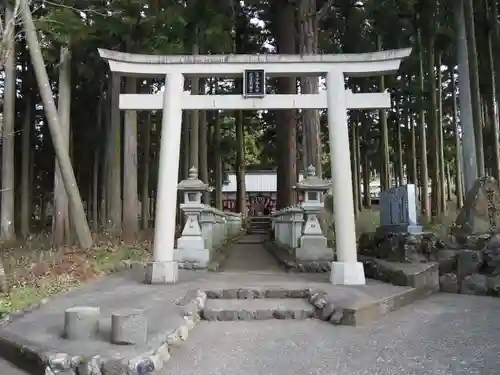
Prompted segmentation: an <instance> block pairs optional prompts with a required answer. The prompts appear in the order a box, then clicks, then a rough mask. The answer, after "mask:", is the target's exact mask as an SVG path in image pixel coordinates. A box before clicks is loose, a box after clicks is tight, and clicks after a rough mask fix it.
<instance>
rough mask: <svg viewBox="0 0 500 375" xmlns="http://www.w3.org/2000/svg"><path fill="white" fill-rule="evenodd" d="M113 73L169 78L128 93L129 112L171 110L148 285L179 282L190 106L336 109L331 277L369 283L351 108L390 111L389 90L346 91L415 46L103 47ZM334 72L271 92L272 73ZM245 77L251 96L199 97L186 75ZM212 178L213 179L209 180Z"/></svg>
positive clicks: (390, 69) (125, 106)
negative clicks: (314, 51)
mask: <svg viewBox="0 0 500 375" xmlns="http://www.w3.org/2000/svg"><path fill="white" fill-rule="evenodd" d="M99 53H100V55H101V57H102V58H104V59H105V60H107V61H108V63H109V67H110V69H111V70H112V71H113V72H116V73H118V74H122V75H135V76H165V80H166V83H165V91H164V92H160V93H158V94H120V100H119V103H120V109H122V110H160V109H161V110H163V117H162V130H161V143H160V163H159V171H158V189H157V198H156V202H157V203H156V204H157V208H156V218H155V219H156V224H155V235H154V244H153V261H152V262H150V263H149V264H148V266H147V269H146V282H148V283H175V282H176V281H177V278H178V267H177V262H176V261H175V260H174V246H175V215H176V206H177V176H178V171H179V151H180V144H181V123H182V110H186V109H205V110H213V109H253V110H256V109H292V108H293V109H324V108H327V109H328V130H329V141H330V157H331V168H332V188H333V189H332V190H333V199H334V206H335V210H334V211H335V213H334V220H335V232H336V244H335V246H336V254H337V261H336V262H333V263H332V269H331V276H330V280H331V282H332V283H333V284H339V285H362V284H365V275H364V270H363V264H362V263H360V262H358V261H357V253H356V232H355V219H354V205H353V195H352V178H351V161H350V160H351V158H350V152H349V133H348V127H347V110H348V109H380V108H390V106H391V100H390V94H388V93H356V94H353V93H352V92H350V91H348V90H346V89H345V81H344V78H345V76H374V75H382V74H389V73H395V72H396V71H397V70H398V69H399V66H400V64H401V60H402V59H403V58H405V57H408V56H409V55H410V53H411V49H410V48H407V49H399V50H390V51H382V52H375V53H361V54H345V55H307V56H300V55H271V54H270V55H171V56H156V55H140V54H129V53H122V52H116V51H110V50H104V49H99ZM311 75H317V76H320V75H322V76H326V85H327V90H326V92H325V91H323V92H320V93H319V94H307V95H295V94H294V95H276V94H273V95H266V93H265V86H266V84H265V77H266V76H268V77H269V76H271V77H276V76H311ZM193 76H199V77H209V76H222V77H228V76H236V77H244V93H243V94H244V95H191V94H190V93H189V92H187V91H184V78H185V77H193ZM205 182H206V181H205Z"/></svg>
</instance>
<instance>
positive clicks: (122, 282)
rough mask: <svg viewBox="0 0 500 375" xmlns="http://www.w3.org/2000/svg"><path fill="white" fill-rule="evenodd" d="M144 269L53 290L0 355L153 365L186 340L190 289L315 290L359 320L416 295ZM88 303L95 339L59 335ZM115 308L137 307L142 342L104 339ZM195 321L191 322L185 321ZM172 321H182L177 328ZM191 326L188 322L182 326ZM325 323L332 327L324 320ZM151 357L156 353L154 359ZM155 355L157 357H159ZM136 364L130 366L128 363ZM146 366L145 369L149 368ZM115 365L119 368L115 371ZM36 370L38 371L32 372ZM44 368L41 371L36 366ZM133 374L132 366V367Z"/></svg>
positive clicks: (4, 336) (281, 278)
mask: <svg viewBox="0 0 500 375" xmlns="http://www.w3.org/2000/svg"><path fill="white" fill-rule="evenodd" d="M143 276H144V274H143V271H141V270H140V269H135V270H131V271H127V272H124V273H122V274H117V275H113V276H109V277H107V278H104V279H102V280H99V281H96V282H93V283H90V284H87V285H85V286H83V287H81V288H79V289H76V290H74V291H71V292H69V293H66V294H63V295H60V296H59V297H57V298H55V299H53V300H51V301H49V302H48V303H47V304H45V305H43V306H41V307H40V308H39V309H38V310H35V311H33V312H30V313H28V314H26V315H24V316H22V317H20V318H19V319H17V320H14V321H13V322H12V323H9V324H8V325H6V326H4V327H3V328H2V329H0V356H5V357H6V358H7V359H8V360H10V361H11V362H13V363H24V364H27V363H28V364H32V365H33V367H36V368H37V369H42V368H43V366H44V365H45V363H46V362H47V358H49V357H50V356H53V355H54V354H55V353H67V354H68V357H69V358H72V357H73V359H75V358H76V359H78V358H92V357H93V356H95V355H99V356H100V358H101V359H100V360H101V361H104V360H108V361H110V363H112V364H113V363H114V362H112V361H115V362H116V363H117V366H118V364H119V366H122V367H123V368H122V370H118V372H113V374H121V373H123V374H126V373H127V372H126V371H131V370H130V369H129V368H127V369H126V368H125V367H124V366H125V365H124V364H128V366H129V367H130V368H134V371H136V372H135V373H139V372H138V371H145V369H144V368H143V369H137V366H136V365H134V363H137V362H136V361H137V360H138V359H144V358H146V359H147V361H149V362H147V361H146V362H144V361H143V362H140V363H141V364H142V365H144V366H146V365H147V366H150V365H151V366H153V367H155V366H160V364H159V363H152V362H151V360H150V359H149V358H151V355H156V354H155V353H157V352H158V350H159V348H162V349H161V350H162V353H163V354H162V358H163V359H162V361H166V360H168V358H169V351H168V345H167V346H166V347H165V345H166V342H167V341H168V340H167V338H168V337H170V335H172V334H175V335H177V336H178V338H179V337H180V340H179V339H177V342H180V341H184V340H186V339H187V335H188V332H187V330H186V329H185V327H186V320H185V316H184V315H183V314H184V312H183V307H182V305H183V304H185V303H186V301H188V300H189V297H188V296H190V295H192V293H193V291H196V290H202V291H203V290H208V289H209V290H212V291H214V290H229V291H233V292H234V291H236V293H237V291H238V290H239V289H242V288H243V289H252V290H254V289H255V290H258V289H275V290H279V289H283V290H286V289H288V290H306V289H312V290H314V289H321V290H323V291H324V292H325V293H327V294H328V295H329V296H330V297H331V300H332V302H333V303H334V304H335V306H338V307H342V309H343V311H344V312H345V313H346V314H350V316H351V318H350V319H351V320H350V322H351V324H353V325H358V324H364V323H368V322H369V321H371V320H373V319H375V318H377V317H379V316H381V315H384V314H386V313H388V312H389V311H392V310H395V309H397V308H399V307H401V306H403V305H405V304H408V303H411V302H412V301H413V300H414V299H416V298H419V297H421V295H420V294H419V293H418V290H416V289H414V288H411V287H402V286H394V285H389V284H385V283H382V282H378V281H369V282H368V284H367V285H364V286H352V287H345V286H334V285H331V284H330V283H329V280H328V275H327V274H287V273H284V272H275V271H269V272H257V271H255V272H241V271H238V272H227V273H211V272H207V271H187V270H186V271H184V270H180V272H179V282H178V283H177V284H174V285H146V284H143V283H142V280H143ZM81 305H88V306H95V307H99V308H100V309H101V314H102V316H101V321H100V324H101V332H102V333H101V335H100V336H99V337H98V338H96V339H95V340H89V341H83V342H80V341H68V340H66V339H64V338H62V336H61V333H62V328H63V318H64V310H65V309H67V308H69V307H72V306H81ZM122 308H128V309H130V308H133V309H141V310H143V311H144V314H145V315H146V317H147V319H148V340H147V342H146V343H145V344H141V345H128V346H117V345H113V344H111V343H110V342H109V340H108V339H109V326H110V322H111V319H110V317H111V313H112V312H113V311H115V310H119V309H122ZM190 324H191V325H192V326H193V325H194V324H193V323H192V322H191V323H190ZM179 327H181V328H182V327H184V328H183V329H181V331H179ZM188 328H192V327H188ZM325 329H334V327H333V326H327V327H325ZM155 358H156V357H155ZM158 361H159V360H158ZM134 366H135V367H134ZM148 368H149V367H148ZM120 371H121V372H120ZM33 373H38V372H33ZM42 373H43V372H42ZM131 373H134V372H131Z"/></svg>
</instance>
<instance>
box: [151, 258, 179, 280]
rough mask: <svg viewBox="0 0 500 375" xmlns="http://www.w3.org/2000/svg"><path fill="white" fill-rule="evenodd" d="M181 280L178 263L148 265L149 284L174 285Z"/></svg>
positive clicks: (153, 263)
mask: <svg viewBox="0 0 500 375" xmlns="http://www.w3.org/2000/svg"><path fill="white" fill-rule="evenodd" d="M178 278H179V268H178V265H177V262H176V261H170V262H149V263H148V264H147V265H146V280H145V281H146V283H147V284H174V283H176V282H177V280H178Z"/></svg>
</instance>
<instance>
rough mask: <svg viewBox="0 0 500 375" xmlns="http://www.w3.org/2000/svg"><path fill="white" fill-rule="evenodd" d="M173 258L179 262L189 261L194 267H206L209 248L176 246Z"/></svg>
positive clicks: (208, 258) (208, 261) (208, 259)
mask: <svg viewBox="0 0 500 375" xmlns="http://www.w3.org/2000/svg"><path fill="white" fill-rule="evenodd" d="M174 258H175V260H176V261H177V262H179V263H191V264H193V265H194V266H196V268H206V267H208V264H209V263H210V250H208V249H204V248H178V249H176V250H174Z"/></svg>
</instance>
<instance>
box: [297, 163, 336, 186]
mask: <svg viewBox="0 0 500 375" xmlns="http://www.w3.org/2000/svg"><path fill="white" fill-rule="evenodd" d="M330 185H331V183H330V181H327V180H323V179H322V178H319V177H318V176H316V168H315V167H314V166H313V165H310V166H309V167H308V168H307V176H306V178H304V179H303V180H302V181H300V182H299V183H298V184H297V185H295V186H294V189H296V190H298V191H307V190H309V191H310V190H316V191H325V190H328V189H329V188H330Z"/></svg>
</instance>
